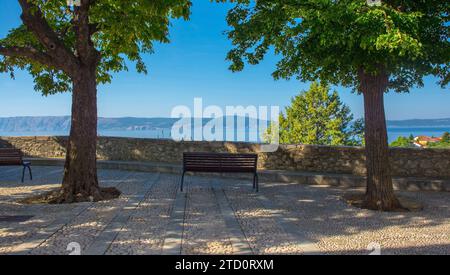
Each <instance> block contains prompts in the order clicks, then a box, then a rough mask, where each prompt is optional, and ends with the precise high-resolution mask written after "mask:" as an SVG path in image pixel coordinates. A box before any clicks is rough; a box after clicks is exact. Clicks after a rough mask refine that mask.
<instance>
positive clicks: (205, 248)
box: [0, 167, 450, 254]
mask: <svg viewBox="0 0 450 275" xmlns="http://www.w3.org/2000/svg"><path fill="white" fill-rule="evenodd" d="M20 172H21V171H20V168H17V169H16V168H11V167H0V216H14V215H30V216H32V217H31V218H30V219H28V220H26V221H16V222H11V221H2V220H1V219H0V254H16V253H19V254H69V253H70V252H69V251H68V250H67V246H68V244H69V243H71V242H76V243H78V244H79V245H80V248H81V253H82V254H83V252H84V251H96V253H98V254H161V253H164V250H163V246H164V242H165V238H166V236H167V233H168V230H169V229H168V228H169V227H170V225H171V224H173V222H171V221H173V219H174V217H173V215H174V214H173V212H174V211H173V209H174V204H175V201H179V199H180V198H184V196H185V194H187V195H186V201H185V203H184V204H181V206H182V211H184V212H182V213H184V214H182V216H183V215H184V217H182V222H180V226H179V227H176V228H179V231H180V232H175V233H179V236H181V237H180V240H179V242H180V249H179V250H178V252H177V253H178V254H179V253H181V254H234V253H237V251H236V249H235V247H234V245H235V244H236V243H233V242H235V239H233V238H234V237H236V234H237V235H238V236H241V237H242V238H241V240H243V242H244V246H246V247H248V248H249V251H250V253H254V254H303V253H304V252H305V246H304V244H305V243H308V244H309V246H308V247H307V248H308V249H309V248H311V247H314V248H315V249H317V251H318V252H319V253H321V254H369V253H371V250H369V249H368V247H369V246H371V247H377V246H379V248H380V249H381V253H382V254H450V193H444V192H441V193H434V192H401V193H400V195H402V196H405V197H409V198H412V199H414V200H416V201H419V202H421V203H423V204H424V206H425V208H424V210H423V211H421V212H411V213H381V212H373V211H368V210H361V209H357V208H354V207H352V206H348V205H347V204H346V203H345V202H344V201H343V200H342V199H341V197H342V195H343V194H344V193H346V192H350V191H354V190H344V189H338V188H330V187H323V186H306V185H299V184H285V183H262V184H261V192H260V193H258V194H256V193H254V192H252V190H251V184H250V183H249V182H248V181H242V180H231V179H230V180H223V179H214V178H204V177H188V178H187V183H188V184H187V192H186V193H183V194H181V193H180V192H179V191H177V189H178V184H179V177H178V176H177V175H168V174H152V173H135V172H126V171H112V170H101V171H99V178H100V181H101V185H102V186H116V187H117V188H119V189H120V190H121V191H122V192H123V193H122V195H121V197H120V198H119V199H117V200H113V201H106V202H99V203H80V204H71V205H21V204H18V203H17V202H16V201H17V200H18V199H21V198H24V197H26V196H30V195H36V194H38V193H41V192H46V191H49V190H52V189H53V188H56V187H58V186H59V182H60V181H61V174H62V169H61V168H58V167H34V169H33V172H34V176H35V178H34V180H33V181H32V182H31V181H29V180H27V181H26V182H25V183H24V184H22V183H20V182H19V181H20ZM219 191H220V192H222V193H220V192H219ZM217 194H223V196H222V197H221V198H220V200H219V198H218V197H217ZM219 201H220V202H219ZM182 202H184V201H182ZM224 203H225V204H226V208H229V209H231V211H230V213H231V214H230V213H228V212H224V209H221V205H222V207H223V204H224ZM224 213H225V214H224ZM224 215H227V216H226V217H225V216H224ZM0 218H1V217H0ZM230 219H231V220H232V221H234V223H231V224H232V225H231V226H233V228H231V227H230ZM233 234H234V235H233ZM233 236H234V237H233ZM172 241H173V240H172ZM93 248H94V250H89V249H93ZM95 249H96V250H95ZM308 249H307V250H308ZM173 253H175V252H173Z"/></svg>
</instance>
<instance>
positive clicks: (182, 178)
mask: <svg viewBox="0 0 450 275" xmlns="http://www.w3.org/2000/svg"><path fill="white" fill-rule="evenodd" d="M184 174H186V172H183V175H181V188H180V190H181V192H183V185H184Z"/></svg>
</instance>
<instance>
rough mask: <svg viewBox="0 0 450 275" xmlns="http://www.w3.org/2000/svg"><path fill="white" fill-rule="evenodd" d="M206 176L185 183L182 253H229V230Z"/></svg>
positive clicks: (230, 252)
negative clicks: (185, 196) (185, 200)
mask: <svg viewBox="0 0 450 275" xmlns="http://www.w3.org/2000/svg"><path fill="white" fill-rule="evenodd" d="M209 182H210V180H209V179H206V180H205V179H200V178H196V179H195V180H194V181H191V182H189V183H188V185H187V186H188V188H187V202H186V214H185V215H186V216H185V224H184V235H183V245H182V248H183V250H182V253H183V254H232V253H233V247H232V244H231V241H230V238H229V232H228V230H227V228H226V225H225V222H224V220H223V219H222V218H221V212H220V209H219V205H218V203H217V200H216V197H215V194H214V192H213V190H212V187H211V186H210V185H209Z"/></svg>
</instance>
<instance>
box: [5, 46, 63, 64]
mask: <svg viewBox="0 0 450 275" xmlns="http://www.w3.org/2000/svg"><path fill="white" fill-rule="evenodd" d="M0 55H3V56H9V57H23V58H28V59H31V60H33V61H35V62H38V63H40V64H41V65H45V66H48V67H52V68H55V69H60V64H58V63H57V62H55V60H54V59H53V58H52V57H51V56H49V55H48V54H46V53H43V52H40V51H38V50H36V49H34V48H30V47H3V46H0Z"/></svg>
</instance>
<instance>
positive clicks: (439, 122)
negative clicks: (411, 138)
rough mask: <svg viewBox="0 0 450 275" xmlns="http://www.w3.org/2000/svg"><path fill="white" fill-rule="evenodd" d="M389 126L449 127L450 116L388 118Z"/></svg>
mask: <svg viewBox="0 0 450 275" xmlns="http://www.w3.org/2000/svg"><path fill="white" fill-rule="evenodd" d="M387 125H388V127H392V128H394V127H402V128H411V127H449V126H450V118H441V119H408V120H388V121H387Z"/></svg>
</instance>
